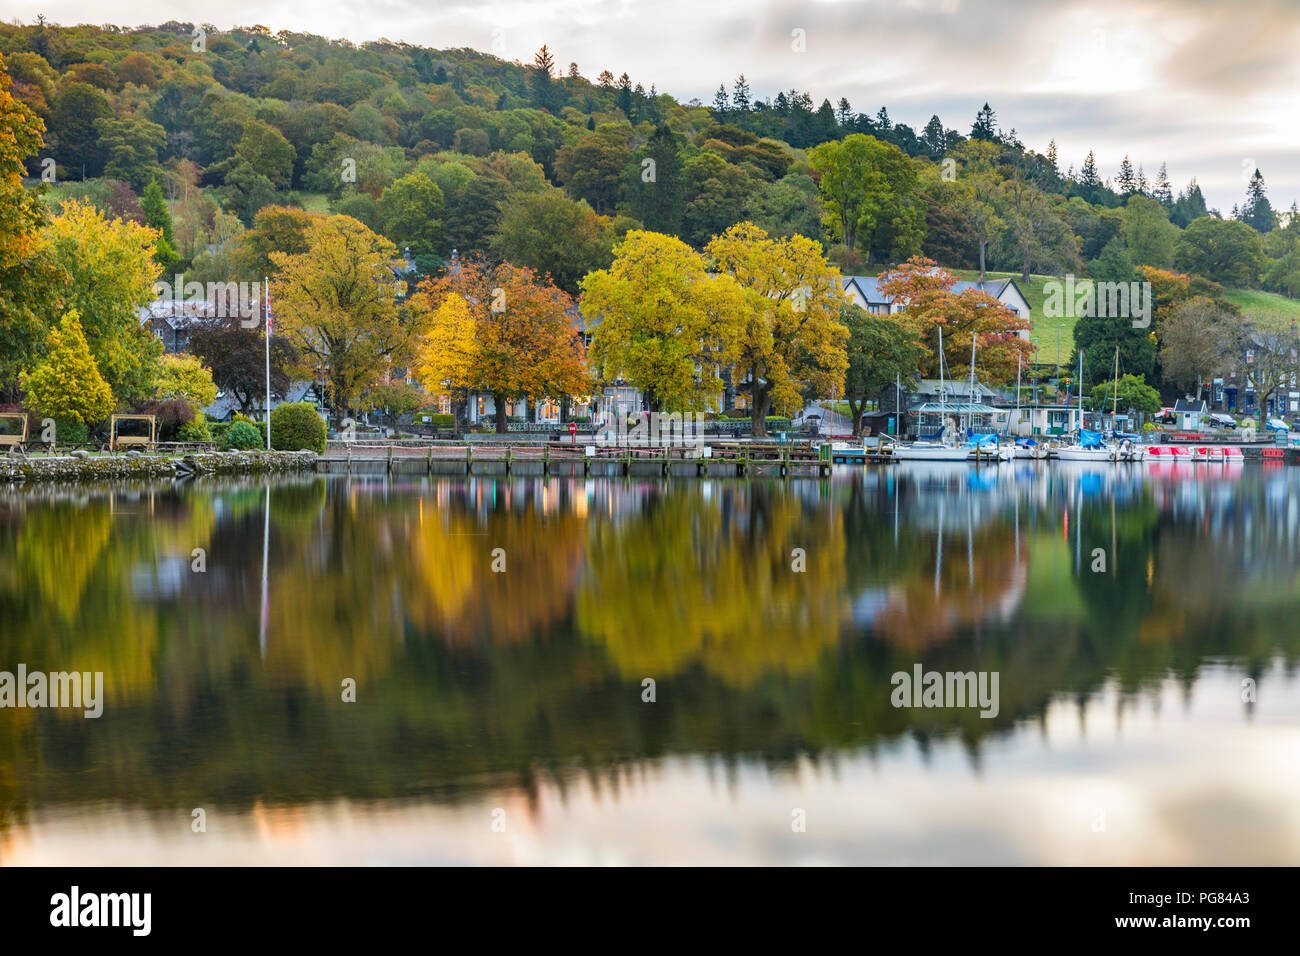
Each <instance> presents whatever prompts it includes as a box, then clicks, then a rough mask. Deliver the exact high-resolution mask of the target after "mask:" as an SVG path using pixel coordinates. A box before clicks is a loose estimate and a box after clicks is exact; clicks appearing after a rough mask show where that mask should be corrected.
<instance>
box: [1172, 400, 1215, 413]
mask: <svg viewBox="0 0 1300 956" xmlns="http://www.w3.org/2000/svg"><path fill="white" fill-rule="evenodd" d="M1207 408H1209V406H1208V405H1206V404H1205V399H1203V398H1202V399H1195V400H1192V399H1187V398H1180V399H1179V400H1178V401H1176V402H1175V403H1174V411H1175V412H1203V411H1205V410H1206V409H1207Z"/></svg>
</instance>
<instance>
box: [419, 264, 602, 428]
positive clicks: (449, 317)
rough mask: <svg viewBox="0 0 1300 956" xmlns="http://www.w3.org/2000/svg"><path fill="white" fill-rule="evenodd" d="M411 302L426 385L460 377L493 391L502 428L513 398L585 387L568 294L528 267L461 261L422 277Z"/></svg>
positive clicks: (531, 397)
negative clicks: (449, 353)
mask: <svg viewBox="0 0 1300 956" xmlns="http://www.w3.org/2000/svg"><path fill="white" fill-rule="evenodd" d="M453 296H454V297H455V298H453ZM456 299H459V300H460V301H459V302H457V301H456ZM414 304H415V308H416V309H417V311H419V312H420V313H421V314H422V316H424V325H425V327H426V328H427V330H428V331H427V332H426V333H425V335H424V343H423V347H422V348H421V350H420V356H421V364H420V365H419V366H417V374H418V375H419V376H420V378H421V381H422V382H424V383H425V384H426V387H427V388H429V389H430V390H431V391H437V390H441V388H440V386H442V385H443V383H446V382H453V383H454V382H465V383H470V384H471V386H472V387H473V388H477V389H482V390H484V391H487V392H489V393H491V395H492V402H493V404H494V406H495V408H496V430H497V432H498V433H499V434H505V433H506V432H507V431H508V430H509V427H508V426H509V419H508V417H507V413H506V405H507V404H508V403H510V402H516V401H520V400H526V401H529V402H535V401H538V400H539V399H543V398H553V399H557V400H563V399H564V398H566V397H567V396H570V395H580V394H583V393H585V391H586V389H587V386H588V380H587V374H586V355H585V350H584V348H583V345H582V337H581V336H580V335H579V334H578V330H577V328H576V327H575V326H574V323H573V301H572V300H571V299H570V298H569V297H568V296H567V295H565V294H564V293H563V292H561V291H560V290H559V289H557V288H556V287H555V286H554V285H552V284H551V283H549V282H546V281H545V280H543V279H540V278H539V277H538V276H537V274H536V273H535V272H533V270H531V269H526V268H521V267H518V266H512V265H510V264H509V263H502V264H500V265H498V266H495V267H493V266H489V265H488V264H487V263H485V262H483V261H482V260H469V261H462V262H461V263H459V264H458V266H457V267H456V268H455V269H453V270H451V271H450V272H449V273H448V274H446V275H444V276H441V277H439V278H437V279H432V280H425V281H424V282H422V283H420V286H419V289H418V292H417V294H416V296H415V303H414ZM467 317H468V320H472V322H473V332H472V342H473V344H472V345H470V343H469V339H470V338H471V336H469V335H467V334H466V333H467V332H468V331H469V328H468V325H469V323H468V321H467ZM439 343H449V344H452V345H453V346H454V347H455V348H456V349H457V354H456V356H455V357H453V358H448V359H440V358H438V356H437V355H436V350H437V348H438V344H439ZM426 359H427V360H428V361H427V362H426V361H425V360H426Z"/></svg>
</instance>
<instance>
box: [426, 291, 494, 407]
mask: <svg viewBox="0 0 1300 956" xmlns="http://www.w3.org/2000/svg"><path fill="white" fill-rule="evenodd" d="M427 296H428V292H427V291H421V292H420V293H418V294H417V296H416V303H417V306H419V305H423V306H425V307H427V308H429V309H430V310H431V317H430V320H429V322H428V323H427V325H428V327H427V328H426V330H425V333H424V336H423V337H422V338H421V339H420V343H419V345H418V347H417V350H416V357H415V365H414V371H415V375H416V378H417V379H419V381H420V384H421V385H423V386H424V390H425V391H426V392H428V393H429V394H430V395H449V396H450V397H451V398H452V407H453V409H457V410H458V409H459V407H460V406H461V405H462V404H463V402H464V401H465V399H466V398H467V396H468V393H469V392H470V390H472V389H473V388H474V387H475V386H477V385H478V384H479V379H478V367H477V364H476V360H477V358H478V342H477V340H476V338H475V336H476V334H477V332H478V327H477V323H476V321H475V317H474V313H473V310H472V309H471V307H470V304H469V302H468V301H467V300H466V299H465V297H464V296H462V295H460V294H459V293H457V292H451V291H448V292H446V294H444V295H443V296H442V300H441V301H440V302H438V303H437V304H436V306H435V305H434V304H433V303H432V300H431V299H428V298H427ZM457 417H458V418H459V416H457Z"/></svg>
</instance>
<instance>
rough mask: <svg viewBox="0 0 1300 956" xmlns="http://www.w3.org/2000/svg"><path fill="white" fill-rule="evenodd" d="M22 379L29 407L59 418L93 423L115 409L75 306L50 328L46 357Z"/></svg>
mask: <svg viewBox="0 0 1300 956" xmlns="http://www.w3.org/2000/svg"><path fill="white" fill-rule="evenodd" d="M20 381H21V383H22V387H23V389H24V390H25V391H26V392H27V405H28V407H29V408H31V410H32V411H34V412H35V413H36V414H37V415H42V416H48V417H49V418H53V419H54V420H55V421H56V422H57V421H59V420H63V421H74V422H81V423H83V424H86V425H93V424H94V423H95V422H99V421H103V420H104V419H105V418H107V417H108V414H109V412H111V411H112V410H113V391H112V389H111V388H109V385H108V382H106V381H104V376H102V375H100V374H99V366H98V365H97V364H96V362H95V357H94V356H93V355H91V353H90V347H89V346H88V345H87V344H86V336H85V334H84V333H83V332H82V330H81V320H80V317H79V316H78V315H77V313H76V311H75V310H74V311H70V312H67V313H66V314H65V315H64V316H63V318H62V320H60V322H59V327H58V328H57V329H53V330H51V331H50V336H49V351H48V352H47V353H46V355H45V358H44V359H42V360H41V361H40V362H39V363H38V364H37V365H36V367H35V368H34V369H33V370H32V371H31V372H29V373H24V374H23V375H21V376H20Z"/></svg>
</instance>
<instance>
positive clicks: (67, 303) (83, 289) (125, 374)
mask: <svg viewBox="0 0 1300 956" xmlns="http://www.w3.org/2000/svg"><path fill="white" fill-rule="evenodd" d="M43 235H44V238H45V239H46V241H47V242H48V243H49V246H50V249H51V251H52V253H53V256H54V260H55V262H56V263H57V264H58V266H59V268H60V269H61V270H62V271H63V272H64V273H65V274H66V275H67V276H68V282H67V285H66V286H64V287H63V288H62V289H61V290H60V292H59V300H60V302H59V307H60V308H61V309H62V310H63V311H70V310H76V312H77V314H78V315H79V316H80V318H81V326H82V328H83V329H84V330H85V335H86V341H87V343H88V344H89V345H90V351H91V354H93V355H94V356H95V362H96V364H97V365H98V366H99V371H100V373H101V374H102V375H103V376H104V379H105V381H107V382H108V384H109V387H110V388H112V390H113V395H114V396H115V397H116V398H117V399H118V400H119V401H121V402H124V403H127V404H132V403H134V402H136V401H139V400H142V399H145V398H148V397H149V396H150V395H152V394H153V386H154V379H155V377H156V375H157V373H158V360H159V358H160V357H161V355H162V351H163V347H162V342H160V341H159V339H158V337H157V336H155V335H153V334H152V333H151V332H149V331H148V330H146V329H144V328H143V327H142V326H141V325H140V317H139V312H138V310H139V308H140V307H141V306H143V305H145V304H147V303H149V302H151V301H153V298H154V283H155V281H157V279H158V275H159V267H158V262H157V259H156V253H157V246H156V245H155V243H156V241H157V239H158V236H159V233H158V232H157V231H156V230H154V229H150V228H148V227H146V226H142V225H140V224H138V223H134V222H129V221H127V220H123V219H113V220H108V219H106V218H105V217H104V216H103V214H101V213H100V212H99V210H97V209H95V208H94V207H93V206H87V205H84V204H83V203H80V202H76V201H72V202H69V203H67V204H66V205H65V206H64V208H63V212H62V213H61V214H60V215H57V216H55V217H54V218H53V219H51V220H50V223H49V225H48V226H47V227H46V228H45V230H44V233H43Z"/></svg>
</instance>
